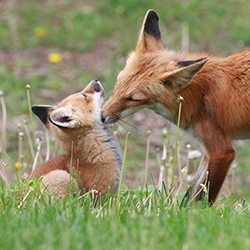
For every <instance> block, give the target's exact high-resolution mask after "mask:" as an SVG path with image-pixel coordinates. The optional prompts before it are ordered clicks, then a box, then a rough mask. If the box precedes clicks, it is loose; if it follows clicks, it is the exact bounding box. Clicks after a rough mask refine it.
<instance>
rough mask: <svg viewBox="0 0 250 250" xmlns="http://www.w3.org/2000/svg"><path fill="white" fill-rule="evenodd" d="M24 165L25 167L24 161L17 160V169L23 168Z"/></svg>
mask: <svg viewBox="0 0 250 250" xmlns="http://www.w3.org/2000/svg"><path fill="white" fill-rule="evenodd" d="M22 167H23V164H22V162H20V161H17V162H16V163H15V169H17V170H18V169H22Z"/></svg>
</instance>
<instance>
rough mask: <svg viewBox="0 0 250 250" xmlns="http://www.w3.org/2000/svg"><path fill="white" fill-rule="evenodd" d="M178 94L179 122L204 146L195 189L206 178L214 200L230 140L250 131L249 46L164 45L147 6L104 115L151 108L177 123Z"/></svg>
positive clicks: (110, 117)
mask: <svg viewBox="0 0 250 250" xmlns="http://www.w3.org/2000/svg"><path fill="white" fill-rule="evenodd" d="M179 96H182V97H183V100H184V101H183V106H182V113H181V121H180V126H181V128H182V129H183V130H184V131H186V132H188V133H189V134H190V135H192V136H193V137H194V138H196V139H197V140H198V141H199V142H200V143H201V145H202V147H203V148H204V155H203V158H202V161H201V163H200V166H199V169H198V171H197V174H196V178H195V184H194V191H195V193H196V194H198V192H199V191H200V189H201V185H200V184H204V183H205V182H206V180H207V185H208V186H209V202H210V204H213V203H214V202H215V200H216V198H217V195H218V193H219V191H220V189H221V186H222V184H223V182H224V179H225V177H226V175H227V172H228V169H229V167H230V164H231V162H232V161H233V159H234V157H235V151H234V149H233V147H232V140H233V139H241V138H248V137H249V135H250V50H247V51H245V52H242V53H238V54H234V55H231V56H229V57H226V58H220V57H214V56H208V55H207V54H206V53H193V54H187V53H181V52H176V51H171V50H168V49H164V48H163V44H162V42H161V33H160V30H159V26H158V16H157V13H156V12H155V11H154V10H149V11H148V12H147V13H146V16H145V19H144V22H143V26H142V29H141V33H140V36H139V40H138V44H137V47H136V50H135V51H134V52H132V53H131V54H130V55H129V57H128V59H127V62H126V66H125V68H124V69H123V70H122V71H121V72H120V73H119V74H118V76H117V80H116V84H115V88H114V91H113V93H112V95H111V97H110V98H109V99H108V100H107V101H106V102H105V103H104V105H103V108H102V119H103V121H104V122H105V123H114V122H116V121H118V120H119V119H122V118H124V117H125V116H128V115H130V114H132V113H134V112H136V111H137V110H139V109H142V108H149V109H152V110H154V111H155V112H156V113H157V114H160V115H161V116H163V117H165V118H166V119H167V120H169V121H170V122H172V123H174V124H177V116H178V108H179V103H178V101H177V99H178V97H179ZM207 173H208V176H207ZM201 193H202V192H201ZM201 196H202V195H197V199H201V198H202V197H201Z"/></svg>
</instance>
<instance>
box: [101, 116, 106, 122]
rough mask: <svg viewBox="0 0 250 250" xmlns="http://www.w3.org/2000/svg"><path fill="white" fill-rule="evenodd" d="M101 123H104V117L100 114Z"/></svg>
mask: <svg viewBox="0 0 250 250" xmlns="http://www.w3.org/2000/svg"><path fill="white" fill-rule="evenodd" d="M101 122H102V123H104V122H105V117H103V115H102V114H101Z"/></svg>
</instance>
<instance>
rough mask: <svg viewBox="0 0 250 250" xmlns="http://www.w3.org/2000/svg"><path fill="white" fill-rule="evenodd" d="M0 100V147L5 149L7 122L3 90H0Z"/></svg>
mask: <svg viewBox="0 0 250 250" xmlns="http://www.w3.org/2000/svg"><path fill="white" fill-rule="evenodd" d="M0 102H1V107H2V145H0V146H1V148H2V149H3V150H6V127H7V126H6V124H7V111H6V106H5V102H4V97H3V91H0Z"/></svg>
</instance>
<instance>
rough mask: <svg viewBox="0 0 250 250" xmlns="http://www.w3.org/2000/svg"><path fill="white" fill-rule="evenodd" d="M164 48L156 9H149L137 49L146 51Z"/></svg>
mask: <svg viewBox="0 0 250 250" xmlns="http://www.w3.org/2000/svg"><path fill="white" fill-rule="evenodd" d="M162 49H163V44H162V42H161V32H160V28H159V17H158V15H157V13H156V12H155V11H154V10H148V11H147V13H146V15H145V18H144V21H143V25H142V28H141V33H140V35H139V39H138V43H137V47H136V51H137V52H142V53H144V52H145V51H157V50H162Z"/></svg>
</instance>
